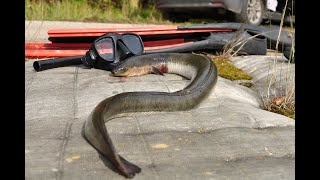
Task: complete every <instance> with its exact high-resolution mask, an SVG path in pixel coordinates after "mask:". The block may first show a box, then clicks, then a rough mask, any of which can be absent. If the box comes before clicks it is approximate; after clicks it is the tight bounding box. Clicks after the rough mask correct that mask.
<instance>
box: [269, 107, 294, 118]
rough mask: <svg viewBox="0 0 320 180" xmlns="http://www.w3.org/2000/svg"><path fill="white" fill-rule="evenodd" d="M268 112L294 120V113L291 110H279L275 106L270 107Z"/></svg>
mask: <svg viewBox="0 0 320 180" xmlns="http://www.w3.org/2000/svg"><path fill="white" fill-rule="evenodd" d="M269 111H271V112H274V113H278V114H282V115H284V116H287V117H289V118H292V119H295V115H296V113H295V111H292V110H291V109H287V108H281V107H280V108H279V107H276V106H272V107H271V108H270V110H269Z"/></svg>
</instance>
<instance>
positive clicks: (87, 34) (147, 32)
mask: <svg viewBox="0 0 320 180" xmlns="http://www.w3.org/2000/svg"><path fill="white" fill-rule="evenodd" d="M231 31H232V30H231V29H200V30H199V29H196V30H165V31H157V30H155V31H131V32H132V33H135V34H138V35H159V34H182V33H196V32H231ZM107 32H114V31H105V32H75V33H49V32H48V35H49V37H87V36H97V37H98V36H102V35H104V34H106V33H107ZM126 32H128V31H124V30H123V31H118V32H117V33H119V34H123V33H126Z"/></svg>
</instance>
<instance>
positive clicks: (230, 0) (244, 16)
mask: <svg viewBox="0 0 320 180" xmlns="http://www.w3.org/2000/svg"><path fill="white" fill-rule="evenodd" d="M267 1H269V0H156V1H155V2H156V3H155V6H156V8H157V9H158V10H160V11H161V12H162V14H163V15H164V17H166V18H168V19H170V20H172V21H183V20H187V19H189V18H199V17H201V18H203V17H206V18H216V19H219V18H220V17H224V18H225V17H226V16H225V15H227V17H228V18H233V19H234V20H236V21H237V22H244V23H248V24H253V25H259V24H260V23H261V22H262V21H263V20H264V19H271V20H280V19H281V13H282V9H283V7H284V4H285V1H286V0H278V3H277V9H276V11H275V12H272V11H271V10H270V9H268V8H267V3H268V2H267ZM292 2H294V0H289V3H288V5H287V7H288V8H287V9H289V10H290V9H292ZM281 8H282V9H281ZM290 14H291V15H293V14H292V13H290ZM287 15H289V14H287ZM287 20H289V19H288V18H287ZM293 21H294V19H293Z"/></svg>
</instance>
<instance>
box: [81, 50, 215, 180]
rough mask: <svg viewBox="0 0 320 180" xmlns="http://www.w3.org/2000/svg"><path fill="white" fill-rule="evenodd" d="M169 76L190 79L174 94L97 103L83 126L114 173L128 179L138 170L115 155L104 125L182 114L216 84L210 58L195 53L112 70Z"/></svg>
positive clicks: (128, 95) (143, 59) (142, 59)
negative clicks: (129, 117)
mask: <svg viewBox="0 0 320 180" xmlns="http://www.w3.org/2000/svg"><path fill="white" fill-rule="evenodd" d="M148 73H156V74H162V73H173V74H178V75H181V76H184V77H186V78H187V79H190V80H191V81H190V83H189V84H188V85H187V86H186V87H185V88H184V89H182V90H179V91H176V92H171V93H168V92H125V93H121V94H117V95H115V96H111V97H109V98H107V99H105V100H103V101H101V102H100V103H99V104H98V105H97V106H96V107H95V108H94V110H93V111H92V113H91V114H90V116H89V118H88V119H87V120H86V121H85V123H84V125H83V131H82V135H83V137H84V138H85V139H86V140H87V142H88V143H89V144H90V145H91V146H93V147H94V148H95V149H96V150H97V151H98V152H99V153H100V154H101V155H102V156H103V157H104V158H105V159H107V160H108V161H110V162H111V163H112V165H113V166H114V167H115V168H116V169H117V171H118V172H119V173H120V174H121V175H123V176H125V177H127V178H132V177H134V175H135V174H136V173H139V172H140V171H141V169H140V168H139V167H138V166H136V165H134V164H132V163H130V162H128V161H127V160H125V159H124V158H123V157H121V156H120V155H118V154H117V153H116V150H115V147H114V145H113V143H112V141H111V138H110V136H109V134H108V132H107V129H106V125H105V124H106V122H107V121H109V120H111V119H112V117H114V116H116V115H119V114H123V113H136V112H149V111H167V112H168V111H184V110H190V109H193V108H195V107H197V106H198V105H199V104H200V102H201V101H202V100H203V99H205V98H206V97H207V96H208V95H209V94H210V91H211V90H212V89H213V87H214V86H215V84H216V82H217V78H218V74H217V68H216V66H215V64H214V63H213V62H212V61H211V59H210V58H208V57H206V56H202V55H195V54H179V53H159V54H158V53H157V54H147V55H141V56H134V57H131V58H129V59H127V60H126V61H123V62H122V63H121V64H119V65H118V66H117V67H116V68H114V69H113V70H112V74H113V75H114V76H137V75H143V74H148Z"/></svg>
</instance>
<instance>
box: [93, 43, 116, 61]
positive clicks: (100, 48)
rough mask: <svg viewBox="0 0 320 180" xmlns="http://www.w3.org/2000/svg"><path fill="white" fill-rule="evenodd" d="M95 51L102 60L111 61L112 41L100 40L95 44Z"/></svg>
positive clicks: (112, 56) (112, 55)
mask: <svg viewBox="0 0 320 180" xmlns="http://www.w3.org/2000/svg"><path fill="white" fill-rule="evenodd" d="M95 46H96V50H97V52H98V53H99V55H100V56H101V57H102V58H103V59H104V60H109V61H110V60H113V58H114V54H113V47H114V45H113V41H112V39H111V38H103V39H100V40H99V41H98V42H96V44H95Z"/></svg>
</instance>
